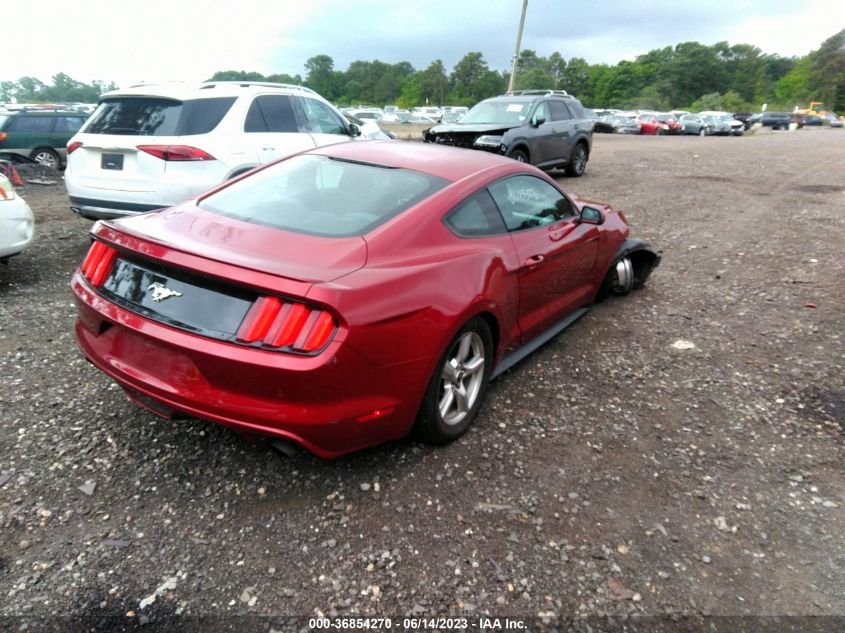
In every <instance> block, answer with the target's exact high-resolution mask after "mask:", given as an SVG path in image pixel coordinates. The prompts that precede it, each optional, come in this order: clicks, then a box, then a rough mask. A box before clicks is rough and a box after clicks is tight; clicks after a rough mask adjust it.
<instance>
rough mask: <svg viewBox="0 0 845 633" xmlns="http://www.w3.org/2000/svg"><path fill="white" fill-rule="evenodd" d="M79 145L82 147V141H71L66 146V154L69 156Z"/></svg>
mask: <svg viewBox="0 0 845 633" xmlns="http://www.w3.org/2000/svg"><path fill="white" fill-rule="evenodd" d="M80 147H82V141H74V142H73V143H70V144H69V145H68V146H67V155H68V156H70V155H71V154H73V153H74V152H75V151H76V150H78V149H79V148H80Z"/></svg>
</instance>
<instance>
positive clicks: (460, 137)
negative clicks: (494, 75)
mask: <svg viewBox="0 0 845 633" xmlns="http://www.w3.org/2000/svg"><path fill="white" fill-rule="evenodd" d="M592 127H593V126H592V123H591V121H590V120H589V119H588V118H587V116H586V113H585V112H584V108H583V106H582V105H581V103H580V102H579V101H578V99H576V98H575V97H572V96H570V95H569V94H567V93H566V92H564V91H562V90H561V91H559V90H523V91H522V92H520V93H518V94H515V95H513V96H511V95H506V96H501V97H493V98H492V99H485V100H484V101H481V102H480V103H478V104H476V105H475V106H474V107H473V108H472V109H471V110H470V111H469V112H467V113H466V114H465V115H464V116H463V117H462V118H461V120H460V121H458V122H456V123H449V124H447V125H438V126H436V127H433V128H431V129H430V130H426V131H425V132H424V133H423V138H424V139H425V141H426V142H428V143H441V144H444V145H455V146H457V147H466V148H470V149H479V150H484V151H487V152H494V153H497V154H502V155H504V156H510V157H511V158H513V159H514V160H518V161H521V162H526V163H531V164H532V165H536V166H537V167H540V168H541V169H546V170H549V169H554V168H555V167H563V168H565V169H566V173H567V175H569V176H580V175H581V174H583V173H584V170H585V169H586V168H587V161H588V160H589V158H590V149H591V147H592V144H593V130H592Z"/></svg>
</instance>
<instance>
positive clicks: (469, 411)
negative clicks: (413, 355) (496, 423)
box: [415, 318, 493, 444]
mask: <svg viewBox="0 0 845 633" xmlns="http://www.w3.org/2000/svg"><path fill="white" fill-rule="evenodd" d="M492 371H493V336H492V334H491V333H490V327H489V326H488V325H487V323H486V322H485V321H484V320H483V319H481V318H474V319H472V320H470V321H469V322H467V323H466V325H464V326H463V327H462V328H461V329H460V330H459V331H458V333H457V334H456V335H455V337H454V338H453V339H452V341H451V342H450V343H449V345H447V346H446V351H445V352H444V353H443V355H442V356H441V357H440V359H439V360H438V361H437V365H436V366H435V368H434V375H433V376H432V377H431V380H430V381H429V384H428V387H427V388H426V392H425V396H424V397H423V401H422V405H421V406H420V412H419V415H418V416H417V422H416V427H415V430H416V433H417V435H419V437H420V439H422V440H423V441H425V442H429V443H432V444H445V443H447V442H451V441H452V440H455V439H457V438H458V437H460V436H461V435H463V434H464V433H465V432H466V430H467V429H468V428H469V427H470V425H471V424H472V423H473V421H474V420H475V418H476V416H477V415H478V411H479V409H480V408H481V402H482V401H483V400H484V396H485V394H486V393H487V386H488V383H489V381H490V374H491V372H492Z"/></svg>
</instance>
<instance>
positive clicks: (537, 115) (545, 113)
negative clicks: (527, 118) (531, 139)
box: [531, 101, 551, 125]
mask: <svg viewBox="0 0 845 633" xmlns="http://www.w3.org/2000/svg"><path fill="white" fill-rule="evenodd" d="M540 119H544V120H546V121H551V115H550V114H549V102H548V101H543V102H541V103H540V104H539V105H538V106H537V109H536V110H534V116H532V117H531V122H532V123H533V124H534V125H537V122H538V121H539V120H540Z"/></svg>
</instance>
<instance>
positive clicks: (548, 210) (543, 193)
mask: <svg viewBox="0 0 845 633" xmlns="http://www.w3.org/2000/svg"><path fill="white" fill-rule="evenodd" d="M489 189H490V194H491V195H492V196H493V200H495V202H496V206H498V207H499V211H501V213H502V218H503V219H504V220H505V225H506V226H507V227H508V230H509V231H522V230H525V229H532V228H534V227H537V226H544V225H546V224H551V223H552V222H556V221H558V220H560V219H563V218H566V217H571V216H574V215H575V209H574V208H573V206H572V203H571V202H570V201H569V199H568V198H567V197H566V196H564V195H562V194H561V193H560V191H558V190H557V189H556V188H555V187H553V186H552V185H550V184H549V183H547V182H546V181H545V180H541V179H540V178H537V177H536V176H513V177H511V178H505V179H504V180H500V181H498V182H495V183H493V184H492V185H490V187H489Z"/></svg>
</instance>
